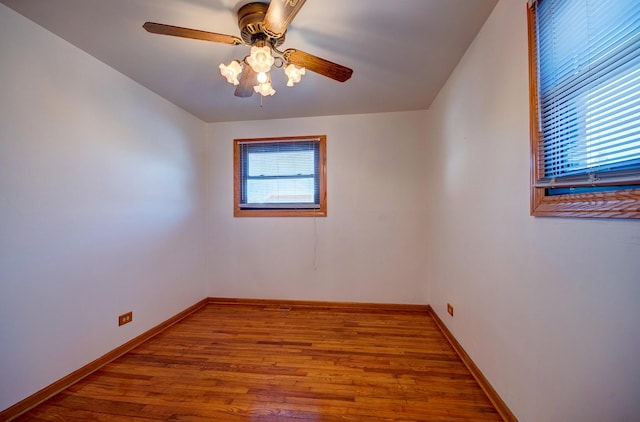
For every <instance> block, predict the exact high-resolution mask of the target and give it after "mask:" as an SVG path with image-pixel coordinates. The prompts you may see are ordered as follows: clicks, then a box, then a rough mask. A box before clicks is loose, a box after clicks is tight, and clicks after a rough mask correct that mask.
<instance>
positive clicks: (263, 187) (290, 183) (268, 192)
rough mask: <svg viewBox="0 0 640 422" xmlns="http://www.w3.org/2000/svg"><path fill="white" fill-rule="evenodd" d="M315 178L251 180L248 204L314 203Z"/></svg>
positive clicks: (248, 184) (248, 190) (248, 186)
mask: <svg viewBox="0 0 640 422" xmlns="http://www.w3.org/2000/svg"><path fill="white" fill-rule="evenodd" d="M314 184H315V183H314V179H313V178H302V179H249V180H248V181H247V203H248V204H268V203H276V204H277V203H311V204H312V203H314V198H315V186H314Z"/></svg>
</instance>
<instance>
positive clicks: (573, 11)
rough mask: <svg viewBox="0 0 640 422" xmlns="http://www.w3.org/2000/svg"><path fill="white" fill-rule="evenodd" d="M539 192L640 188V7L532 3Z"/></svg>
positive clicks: (629, 0) (615, 2)
mask: <svg viewBox="0 0 640 422" xmlns="http://www.w3.org/2000/svg"><path fill="white" fill-rule="evenodd" d="M529 35H530V36H529V48H530V63H531V74H532V75H531V76H532V83H531V89H532V104H531V107H532V120H533V122H532V124H533V127H532V142H533V145H532V153H533V160H532V165H533V169H532V173H533V178H532V181H533V188H542V189H545V192H544V195H554V194H571V193H581V192H594V191H611V190H615V189H620V190H630V189H631V190H632V189H637V188H639V187H640V1H639V0H537V1H535V0H532V1H530V3H529Z"/></svg>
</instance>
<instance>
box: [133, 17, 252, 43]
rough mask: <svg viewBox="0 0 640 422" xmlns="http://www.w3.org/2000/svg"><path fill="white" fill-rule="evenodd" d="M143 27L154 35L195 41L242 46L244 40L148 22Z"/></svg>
mask: <svg viewBox="0 0 640 422" xmlns="http://www.w3.org/2000/svg"><path fill="white" fill-rule="evenodd" d="M142 27H143V28H144V29H146V30H147V31H148V32H151V33H153V34H162V35H172V36H174V37H183V38H192V39H195V40H204V41H213V42H219V43H223V44H231V45H240V44H242V40H241V39H240V38H238V37H234V36H233V35H225V34H216V33H215V32H207V31H200V30H197V29H190V28H182V27H179V26H172V25H165V24H162V23H155V22H146V23H145V24H144V25H142Z"/></svg>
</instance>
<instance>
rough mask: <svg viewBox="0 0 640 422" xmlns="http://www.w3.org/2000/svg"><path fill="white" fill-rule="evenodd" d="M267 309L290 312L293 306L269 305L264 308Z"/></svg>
mask: <svg viewBox="0 0 640 422" xmlns="http://www.w3.org/2000/svg"><path fill="white" fill-rule="evenodd" d="M264 310H265V311H281V312H289V311H290V310H291V306H267V307H266V308H264Z"/></svg>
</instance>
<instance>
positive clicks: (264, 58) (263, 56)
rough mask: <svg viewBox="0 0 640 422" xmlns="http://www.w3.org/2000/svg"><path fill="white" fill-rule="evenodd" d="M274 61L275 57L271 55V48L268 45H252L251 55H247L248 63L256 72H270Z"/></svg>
mask: <svg viewBox="0 0 640 422" xmlns="http://www.w3.org/2000/svg"><path fill="white" fill-rule="evenodd" d="M274 62H275V59H274V58H273V56H272V55H271V49H270V48H269V47H268V46H266V45H265V46H264V47H256V46H253V47H251V55H249V57H247V63H248V64H249V66H251V68H252V69H253V70H254V71H255V72H257V73H260V72H265V73H266V72H268V71H269V70H271V66H273V63H274Z"/></svg>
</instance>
